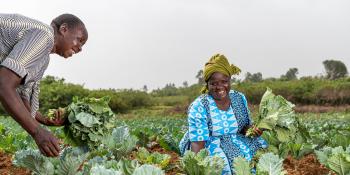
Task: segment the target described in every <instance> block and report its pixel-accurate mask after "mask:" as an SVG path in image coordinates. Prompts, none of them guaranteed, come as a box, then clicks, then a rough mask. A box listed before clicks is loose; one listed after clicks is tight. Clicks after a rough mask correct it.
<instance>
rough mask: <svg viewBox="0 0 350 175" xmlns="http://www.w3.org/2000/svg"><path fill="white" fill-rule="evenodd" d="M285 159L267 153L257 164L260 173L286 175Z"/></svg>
mask: <svg viewBox="0 0 350 175" xmlns="http://www.w3.org/2000/svg"><path fill="white" fill-rule="evenodd" d="M282 164H283V159H281V158H279V157H278V156H277V155H275V154H272V153H266V154H263V155H262V156H261V158H260V159H259V162H258V164H257V168H258V169H257V171H258V173H257V174H259V173H268V174H269V175H284V174H285V171H284V170H283V166H282Z"/></svg>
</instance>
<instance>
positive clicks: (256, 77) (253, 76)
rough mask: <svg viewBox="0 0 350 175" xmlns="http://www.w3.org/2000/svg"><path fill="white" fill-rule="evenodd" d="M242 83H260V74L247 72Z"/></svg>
mask: <svg viewBox="0 0 350 175" xmlns="http://www.w3.org/2000/svg"><path fill="white" fill-rule="evenodd" d="M244 81H247V82H260V81H262V74H261V73H260V72H257V73H254V74H251V73H250V72H247V74H246V75H245V79H244Z"/></svg>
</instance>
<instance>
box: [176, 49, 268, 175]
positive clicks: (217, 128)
mask: <svg viewBox="0 0 350 175" xmlns="http://www.w3.org/2000/svg"><path fill="white" fill-rule="evenodd" d="M239 72H240V69H239V68H238V67H236V66H234V65H232V64H231V65H230V64H229V62H228V61H227V59H226V57H225V56H224V55H220V54H217V55H214V56H213V57H212V58H210V60H209V62H208V63H206V64H205V67H204V79H205V82H206V86H205V87H204V88H203V90H202V95H201V96H199V97H198V98H197V99H195V100H194V101H193V102H192V104H191V105H190V107H189V110H188V124H189V130H188V132H187V133H186V134H185V136H184V138H183V139H182V140H181V142H180V150H181V152H182V153H184V152H185V151H186V150H188V149H191V150H192V151H194V152H196V153H197V152H199V151H200V150H201V149H204V148H205V149H207V150H208V151H209V155H211V156H213V155H217V156H219V157H221V158H222V159H223V160H224V162H225V166H224V170H223V172H222V174H225V175H227V174H234V169H233V168H232V164H233V161H234V158H235V157H239V156H241V157H244V158H245V159H247V160H248V161H250V160H251V159H252V158H253V156H254V154H255V152H256V151H257V150H258V149H259V148H266V147H267V144H266V142H265V141H264V140H263V139H262V138H261V137H254V138H248V137H245V136H244V134H245V131H246V130H247V129H248V128H249V127H252V126H251V119H250V117H249V110H248V105H247V100H246V98H245V97H244V95H243V94H242V93H240V92H237V91H234V90H230V87H231V86H230V84H231V83H230V80H231V76H232V75H235V74H238V73H239ZM254 134H255V136H260V135H261V134H262V131H260V130H259V129H257V128H254Z"/></svg>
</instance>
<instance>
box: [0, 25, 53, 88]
mask: <svg viewBox="0 0 350 175" xmlns="http://www.w3.org/2000/svg"><path fill="white" fill-rule="evenodd" d="M52 47H53V38H52V36H51V35H50V34H49V33H48V32H47V31H45V30H40V29H33V30H29V31H27V32H26V33H25V34H24V36H23V37H22V38H21V39H20V40H19V41H18V43H17V44H16V45H15V46H14V47H13V49H12V51H11V52H10V53H9V55H8V56H7V57H6V58H5V60H4V61H3V62H2V63H1V66H4V67H6V68H8V69H10V70H12V71H13V72H14V73H16V74H17V75H18V76H19V77H21V78H25V77H26V75H28V73H30V72H31V71H35V70H32V69H34V67H35V65H37V64H41V63H42V60H40V59H41V58H43V57H44V55H48V54H50V52H51V49H52ZM26 79H27V78H26ZM25 83H26V81H25Z"/></svg>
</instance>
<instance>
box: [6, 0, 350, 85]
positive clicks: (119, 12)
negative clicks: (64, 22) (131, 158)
mask: <svg viewBox="0 0 350 175" xmlns="http://www.w3.org/2000/svg"><path fill="white" fill-rule="evenodd" d="M0 2H1V6H0V13H19V14H22V15H25V16H28V17H31V18H34V19H37V20H40V21H42V22H44V23H46V24H50V22H51V20H52V19H53V18H55V17H56V16H58V15H60V14H62V13H71V14H74V15H76V16H78V17H79V18H81V20H82V21H83V22H84V23H85V25H86V27H87V29H88V32H89V39H88V41H87V43H86V44H85V45H84V47H83V51H82V52H80V53H78V54H76V55H74V56H73V57H71V58H69V59H67V60H65V59H64V58H62V57H59V56H57V55H54V54H52V55H51V61H50V65H49V67H48V69H47V70H46V72H45V75H53V76H56V77H60V78H64V79H66V81H67V82H71V83H76V84H81V85H84V87H86V88H89V89H100V88H102V89H107V88H114V89H129V88H133V89H142V88H143V86H144V85H146V86H147V87H148V89H156V88H162V87H164V86H165V84H167V83H175V85H176V86H182V84H183V82H184V81H187V82H188V84H193V83H196V81H197V79H196V78H195V76H196V74H197V72H198V71H199V70H201V69H203V66H204V64H205V63H206V62H207V61H208V60H209V58H210V57H211V56H212V55H214V54H216V53H220V54H224V55H225V56H226V57H227V58H228V59H229V61H230V62H231V63H233V64H235V65H237V66H238V67H240V68H241V69H242V73H241V74H240V75H239V76H238V77H237V78H238V79H243V78H244V75H245V74H246V72H250V73H256V72H261V73H262V75H263V78H268V77H280V75H282V74H285V73H286V71H287V70H288V69H289V68H292V67H296V68H298V69H299V74H298V76H299V77H300V76H309V75H312V76H315V75H321V74H324V73H325V70H324V67H323V64H322V62H323V61H324V60H327V59H334V60H340V61H342V62H343V63H345V65H346V66H347V67H348V70H349V69H350V1H348V0H239V1H238V0H99V1H87V0H74V1H72V0H60V1H47V0H0Z"/></svg>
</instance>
